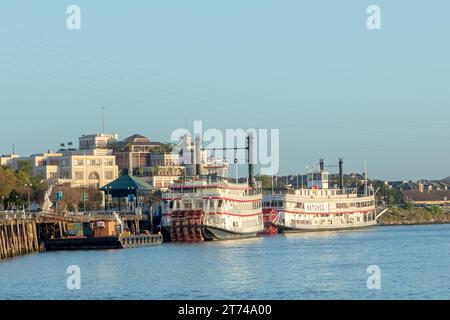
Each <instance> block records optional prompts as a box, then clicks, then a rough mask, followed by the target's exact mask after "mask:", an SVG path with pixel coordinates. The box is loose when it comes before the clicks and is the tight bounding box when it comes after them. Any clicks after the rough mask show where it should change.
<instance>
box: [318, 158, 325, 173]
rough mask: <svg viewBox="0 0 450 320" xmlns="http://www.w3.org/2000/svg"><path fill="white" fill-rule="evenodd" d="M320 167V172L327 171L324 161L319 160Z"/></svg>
mask: <svg viewBox="0 0 450 320" xmlns="http://www.w3.org/2000/svg"><path fill="white" fill-rule="evenodd" d="M319 166H320V172H324V171H325V163H324V161H323V159H320V160H319Z"/></svg>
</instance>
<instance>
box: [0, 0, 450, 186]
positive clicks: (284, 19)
mask: <svg viewBox="0 0 450 320" xmlns="http://www.w3.org/2000/svg"><path fill="white" fill-rule="evenodd" d="M72 4H75V5H78V6H79V7H80V9H81V29H80V30H69V29H67V27H66V20H67V18H68V16H69V15H68V14H67V13H66V9H67V7H68V6H69V5H72ZM372 4H375V5H378V6H379V7H380V8H381V30H368V28H367V26H366V20H367V18H368V14H367V13H366V9H367V7H368V6H369V5H372ZM449 14H450V2H449V1H445V0H442V1H439V0H435V1H422V0H420V1H419V0H418V1H406V0H398V1H384V0H383V1H381V0H377V1H376V0H371V1H364V0H345V1H324V0H315V1H312V0H310V1H299V0H283V1H275V0H246V1H242V0H240V1H238V0H227V1H210V0H192V1H185V0H172V1H155V0H151V1H149V0H146V1H132V2H121V3H119V2H113V1H84V0H83V1H81V0H72V1H61V0H58V1H56V0H54V1H50V0H49V1H24V0H17V1H2V2H1V3H0V88H1V89H0V154H6V153H10V152H11V149H12V144H14V145H15V149H16V152H17V153H19V154H21V155H29V154H32V153H39V152H44V151H47V150H48V149H51V150H55V149H57V147H58V145H59V144H60V143H61V142H67V141H74V142H77V139H78V137H79V136H80V135H81V134H90V133H97V132H100V131H101V130H102V113H101V108H102V107H105V110H106V118H105V119H106V122H105V123H106V131H107V132H117V133H119V135H120V137H121V138H125V137H127V136H130V135H132V134H135V133H139V134H143V135H145V136H148V137H150V138H151V139H152V140H156V141H169V140H170V136H171V133H172V132H173V130H175V129H177V128H182V127H185V126H186V124H187V127H188V128H189V129H191V128H192V126H193V122H194V121H195V120H201V121H203V127H204V128H205V129H206V128H218V129H220V130H225V129H234V128H242V129H249V128H257V129H279V130H280V172H279V173H280V174H288V173H292V174H294V173H300V172H302V171H304V170H305V167H306V166H308V165H309V166H311V164H315V163H317V161H318V159H319V158H324V159H325V161H326V162H327V163H328V164H333V165H334V164H335V163H337V159H338V158H339V157H343V158H344V159H345V166H346V170H347V171H350V172H355V171H356V172H363V170H364V161H367V167H368V174H369V176H370V177H374V178H379V179H389V180H409V179H413V180H415V179H422V178H429V179H440V178H444V177H447V176H450V139H449V138H450V130H449V128H450V88H449V85H450V59H449V57H450V42H449V41H448V35H449V31H450V19H449Z"/></svg>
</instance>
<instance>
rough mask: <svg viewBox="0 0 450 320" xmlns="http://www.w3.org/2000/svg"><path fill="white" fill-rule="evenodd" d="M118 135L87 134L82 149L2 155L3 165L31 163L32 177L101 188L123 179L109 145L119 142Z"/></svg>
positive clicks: (17, 165)
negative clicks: (26, 154)
mask: <svg viewBox="0 0 450 320" xmlns="http://www.w3.org/2000/svg"><path fill="white" fill-rule="evenodd" d="M117 138H118V136H117V134H96V135H84V136H82V137H81V138H80V148H79V149H74V148H70V147H69V148H66V144H61V149H59V150H58V151H57V152H51V151H48V152H46V153H40V154H34V155H31V156H29V157H19V156H18V155H10V156H2V157H1V158H0V159H1V163H2V164H3V163H5V165H8V166H10V167H11V168H13V169H15V170H17V169H19V167H20V164H21V163H29V164H31V168H32V174H33V175H34V176H41V177H42V178H44V179H47V180H55V181H58V183H67V184H69V185H71V186H72V187H81V186H89V187H94V188H99V187H101V186H103V185H105V184H108V183H110V182H111V181H113V180H115V179H117V178H118V176H119V170H118V167H117V165H116V157H115V156H113V155H112V150H110V149H108V146H109V144H111V143H113V142H114V141H117Z"/></svg>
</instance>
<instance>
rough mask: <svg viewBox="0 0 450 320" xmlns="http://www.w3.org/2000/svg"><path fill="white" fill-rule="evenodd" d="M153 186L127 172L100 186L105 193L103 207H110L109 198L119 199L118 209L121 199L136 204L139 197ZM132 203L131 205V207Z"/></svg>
mask: <svg viewBox="0 0 450 320" xmlns="http://www.w3.org/2000/svg"><path fill="white" fill-rule="evenodd" d="M152 189H153V187H152V186H151V185H150V184H148V183H147V182H145V181H144V180H142V179H139V178H137V177H133V176H130V175H129V174H128V173H126V174H124V175H122V176H120V177H119V178H118V179H116V180H114V181H113V182H111V183H108V184H107V185H105V186H103V187H101V188H100V190H102V191H104V192H105V194H106V197H105V199H106V200H105V209H106V210H107V209H108V208H111V206H110V198H112V199H119V210H120V209H121V199H123V198H126V199H128V202H129V203H132V204H133V203H134V206H137V205H138V203H139V198H140V197H142V196H143V195H145V194H148V192H149V191H151V190H152ZM132 207H133V205H131V208H130V209H132Z"/></svg>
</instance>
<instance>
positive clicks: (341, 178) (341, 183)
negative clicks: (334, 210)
mask: <svg viewBox="0 0 450 320" xmlns="http://www.w3.org/2000/svg"><path fill="white" fill-rule="evenodd" d="M339 188H340V189H344V159H342V158H339Z"/></svg>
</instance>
